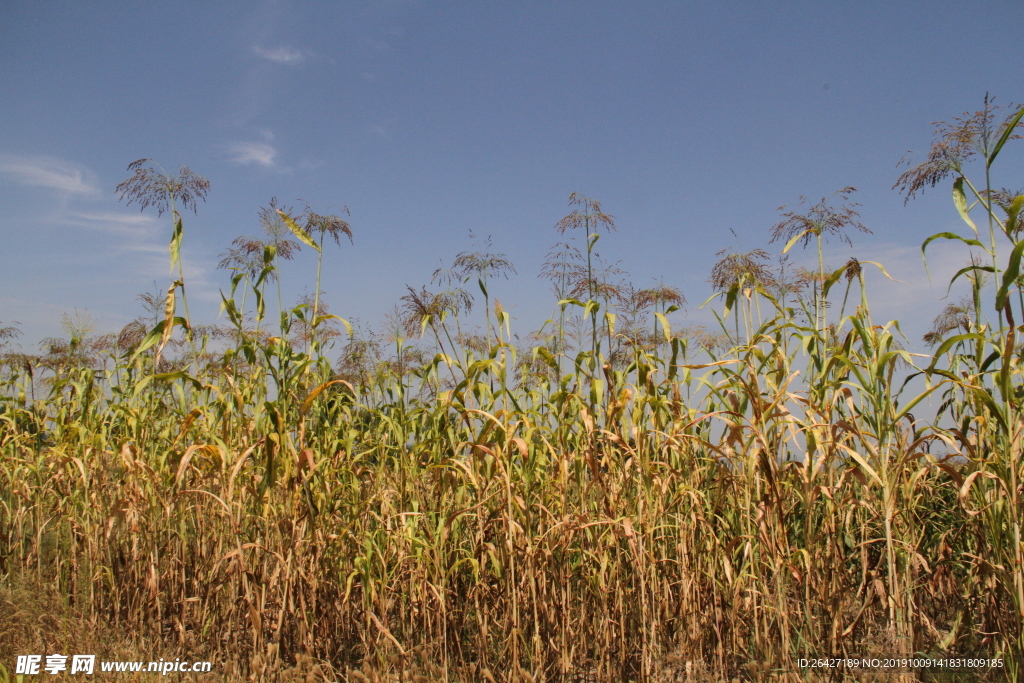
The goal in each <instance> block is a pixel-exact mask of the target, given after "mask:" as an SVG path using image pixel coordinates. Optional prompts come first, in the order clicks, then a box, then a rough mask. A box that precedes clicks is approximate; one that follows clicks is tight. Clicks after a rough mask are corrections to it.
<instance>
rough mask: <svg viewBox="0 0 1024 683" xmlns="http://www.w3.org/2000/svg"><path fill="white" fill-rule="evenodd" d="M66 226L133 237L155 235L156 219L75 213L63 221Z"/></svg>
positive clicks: (138, 216)
mask: <svg viewBox="0 0 1024 683" xmlns="http://www.w3.org/2000/svg"><path fill="white" fill-rule="evenodd" d="M61 222H62V223H64V224H65V225H77V226H82V227H85V228H91V229H94V230H101V231H103V232H109V233H113V234H117V235H127V236H131V237H150V236H152V235H153V232H154V228H155V223H156V219H155V218H153V217H152V216H146V215H144V214H134V215H133V214H121V213H115V212H112V211H111V212H97V213H73V214H71V215H69V216H68V217H67V218H66V219H64V220H62V221H61Z"/></svg>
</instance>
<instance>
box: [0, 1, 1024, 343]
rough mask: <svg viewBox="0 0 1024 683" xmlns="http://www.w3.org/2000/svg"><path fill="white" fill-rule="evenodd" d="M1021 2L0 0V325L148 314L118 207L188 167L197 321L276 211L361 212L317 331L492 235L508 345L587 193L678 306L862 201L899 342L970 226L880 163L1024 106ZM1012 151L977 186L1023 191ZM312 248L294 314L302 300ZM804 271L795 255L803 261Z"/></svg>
mask: <svg viewBox="0 0 1024 683" xmlns="http://www.w3.org/2000/svg"><path fill="white" fill-rule="evenodd" d="M1022 20H1024V5H1022V4H1021V3H1019V2H986V3H974V4H970V5H964V4H962V3H952V2H902V3H891V2H858V3H822V2H772V3H768V2H763V3H751V2H714V3H686V2H646V3H626V2H586V3H583V2H575V3H560V2H516V3H485V2H463V3H450V2H415V1H399V0H395V1H376V2H340V1H327V0H321V1H318V2H270V1H247V2H218V3H206V2H203V3H200V2H176V3H129V4H127V5H123V4H115V3H112V2H98V1H94V2H78V3H65V2H53V1H46V0H38V1H31V2H30V1H26V0H7V1H6V2H5V3H3V8H2V9H0V122H2V125H0V235H2V245H3V246H2V248H0V321H3V324H8V323H9V322H10V321H19V322H20V323H21V327H22V329H23V331H24V333H25V334H24V337H23V338H22V339H21V344H22V347H23V348H25V349H26V350H28V349H30V348H31V347H32V345H33V344H34V342H35V341H36V340H38V339H40V338H41V337H44V336H47V335H57V334H60V324H59V323H60V316H61V313H62V312H71V311H73V310H74V309H76V308H77V309H78V310H79V311H86V310H87V311H88V313H89V314H90V315H91V316H92V317H93V318H95V320H96V321H97V323H98V330H97V331H116V330H118V329H120V327H121V326H123V325H124V324H125V323H127V322H128V321H130V320H131V319H132V318H134V317H135V316H136V315H138V314H140V313H141V312H142V309H141V307H140V305H139V303H138V302H137V301H136V300H135V297H136V296H137V295H138V294H139V293H140V292H143V291H152V290H154V288H155V286H154V282H155V283H156V286H159V287H162V288H166V285H167V282H168V260H167V240H168V238H169V233H170V224H169V219H168V216H167V215H166V214H165V215H164V216H163V217H157V216H156V214H155V212H153V211H152V210H151V209H150V210H148V211H147V212H143V213H140V212H139V211H138V209H137V207H136V206H126V205H124V204H123V203H119V202H118V200H117V196H116V194H115V193H114V187H115V186H116V185H117V184H118V183H119V182H120V181H122V180H124V179H125V178H126V177H127V176H128V173H127V171H126V170H125V168H126V166H127V164H128V163H130V162H131V161H133V160H135V159H138V158H140V157H151V158H153V159H154V160H156V161H157V162H158V163H159V164H161V165H162V166H164V167H165V168H168V169H173V168H176V167H178V166H180V165H187V166H189V167H190V168H191V169H192V170H193V171H196V172H198V173H201V174H203V175H204V176H206V177H207V178H208V179H209V181H210V183H211V191H210V194H209V198H208V201H207V202H206V203H203V204H200V206H199V211H198V214H197V215H192V214H191V213H187V214H185V216H184V221H185V249H184V261H185V264H186V280H187V284H188V288H189V296H190V299H191V302H192V303H191V306H192V315H193V317H194V318H196V319H198V320H202V321H213V320H214V319H215V318H216V315H217V310H218V304H219V294H218V289H219V288H222V287H223V288H225V289H226V288H227V280H228V276H227V274H226V273H225V271H222V270H217V269H216V264H217V261H218V255H219V254H220V253H221V252H223V251H224V250H225V249H227V247H228V246H229V244H230V242H231V240H232V239H233V238H235V237H236V236H238V235H242V234H253V235H256V234H258V230H259V227H258V223H257V211H258V210H259V208H260V207H261V206H263V205H265V204H266V203H267V202H268V200H269V199H270V198H271V197H272V196H276V197H278V198H279V200H280V201H281V203H283V204H286V205H296V206H301V205H302V203H303V202H308V203H309V204H310V205H312V207H313V208H314V209H316V210H317V211H319V212H321V213H336V212H338V211H339V210H341V209H342V207H343V206H346V205H347V206H348V207H349V208H350V210H351V220H350V222H351V225H352V229H353V232H354V241H355V243H354V245H349V244H344V245H343V246H342V247H341V248H334V247H331V248H330V250H329V251H328V253H327V255H326V258H325V264H324V278H323V290H324V291H325V292H326V297H327V301H328V302H329V303H330V304H331V310H332V312H335V313H337V314H339V315H342V316H344V317H346V318H348V319H350V320H358V321H361V322H362V323H364V324H366V325H370V326H372V325H375V324H377V323H378V322H380V321H381V320H382V318H383V316H384V314H385V313H386V312H387V311H388V310H389V309H390V308H391V307H392V306H393V305H394V304H395V303H396V302H397V301H398V299H399V298H400V297H401V296H402V295H403V294H404V293H405V287H406V285H411V286H414V287H416V286H419V285H422V284H426V283H428V282H429V280H430V277H431V274H432V273H433V272H434V270H435V269H436V268H437V267H438V266H439V265H441V264H442V262H450V261H451V259H452V258H453V257H454V256H455V254H456V253H458V252H460V251H463V250H466V249H469V248H471V247H472V243H471V242H470V240H469V236H468V235H469V231H471V230H472V231H474V232H475V233H476V234H477V235H480V236H486V235H491V236H492V237H493V247H494V250H495V251H498V252H503V253H505V254H507V255H508V257H509V258H510V259H511V260H512V261H513V262H514V263H515V265H516V268H517V270H518V273H519V274H518V276H513V277H512V279H510V280H509V281H508V282H499V283H496V284H495V285H494V287H493V291H494V295H495V296H497V297H498V298H499V299H501V300H502V302H503V304H504V305H505V306H506V307H507V308H508V309H510V310H511V312H512V315H513V316H514V318H515V327H516V329H517V330H518V331H520V332H527V331H529V330H532V329H535V328H537V327H539V325H540V324H541V323H542V322H543V321H544V319H545V318H546V317H548V316H549V315H550V313H551V310H552V308H553V305H554V299H553V296H552V295H551V293H550V291H549V287H548V284H547V283H546V282H545V281H542V280H539V279H537V273H538V272H539V270H540V267H541V264H542V262H543V260H544V255H545V254H546V253H547V251H548V249H549V248H550V247H551V245H552V244H554V243H555V242H556V241H558V235H557V233H556V232H555V230H554V225H555V223H556V222H557V221H558V220H559V218H561V217H562V216H563V215H565V214H566V213H568V211H569V210H570V207H568V206H567V204H566V199H567V197H568V195H569V194H570V193H571V192H574V191H579V192H582V193H584V194H586V195H589V196H591V197H594V198H597V199H599V200H600V201H601V202H602V203H603V205H604V208H605V210H606V211H607V212H608V213H611V214H613V215H614V216H615V217H616V219H617V223H618V228H619V231H618V232H617V233H615V234H614V235H611V236H609V237H607V238H605V239H602V242H601V248H600V251H601V252H602V254H603V255H604V256H605V257H606V258H609V259H611V260H618V259H621V264H620V266H621V267H622V268H624V269H625V270H627V271H628V272H629V273H630V275H631V278H632V281H633V282H634V283H635V284H637V285H641V286H643V285H650V284H653V283H654V282H655V281H656V280H658V279H664V281H665V282H666V283H668V284H672V285H675V286H678V287H680V288H681V289H682V290H683V292H684V293H685V294H686V296H687V297H688V299H689V300H690V302H691V304H690V306H689V307H688V310H687V311H686V313H685V315H683V314H677V321H678V323H679V324H683V323H684V322H688V321H700V320H707V319H708V317H709V316H708V314H707V312H706V311H699V310H696V309H697V306H698V305H699V304H700V303H701V302H703V301H704V300H705V299H706V298H707V297H708V296H709V295H710V294H711V291H710V287H709V286H708V285H707V283H706V280H707V277H708V273H709V271H710V269H711V267H712V265H713V264H714V262H715V260H716V257H715V254H716V252H718V251H720V250H722V249H735V250H749V249H752V248H756V247H765V248H769V249H770V250H772V251H773V252H778V251H779V250H780V249H781V247H780V245H777V244H776V245H771V246H770V247H769V245H768V244H767V242H768V230H769V228H770V227H771V225H772V224H774V223H775V222H776V221H777V220H778V216H779V214H778V211H777V207H779V206H780V205H782V204H789V205H791V206H792V205H794V204H796V203H797V201H798V200H799V198H800V196H802V195H806V196H808V197H810V198H812V199H818V198H820V197H822V196H824V195H827V194H830V193H831V192H833V191H835V190H837V189H839V188H841V187H844V186H847V185H852V186H855V187H857V188H858V189H859V192H858V193H857V194H856V200H857V201H859V202H860V203H861V204H862V206H861V208H860V210H861V215H862V220H863V222H864V223H865V224H866V225H867V226H868V227H869V228H871V229H872V230H873V231H874V234H873V235H871V236H855V246H854V248H853V249H852V250H850V249H847V248H846V247H845V246H843V245H839V244H830V245H829V246H828V249H827V260H828V261H829V262H830V263H832V264H834V265H835V266H836V267H838V266H839V265H841V264H842V263H843V262H844V261H845V260H846V258H847V257H848V256H849V255H851V254H853V255H856V256H858V257H859V258H861V259H862V260H867V259H870V260H878V261H881V262H883V263H885V265H886V266H887V268H888V269H889V271H890V272H891V273H892V275H893V276H894V277H895V278H897V279H899V280H901V281H902V282H888V281H886V280H884V279H882V278H880V277H877V276H875V275H872V276H871V277H870V279H869V281H870V283H871V286H872V293H871V296H872V299H873V301H874V302H875V303H876V308H875V309H874V312H875V317H876V320H877V319H879V318H882V317H885V318H893V317H898V318H900V319H901V320H902V321H903V329H904V331H905V332H907V334H908V336H910V337H911V341H912V342H913V343H914V344H917V339H919V337H920V334H921V332H923V331H924V330H925V329H926V328H927V326H928V324H929V322H930V320H931V318H932V317H933V316H934V315H935V314H936V313H937V312H938V311H939V310H940V309H941V307H942V305H943V302H942V301H941V298H942V297H943V296H944V294H945V290H946V279H947V277H948V274H949V273H951V272H952V271H954V270H955V269H956V268H958V267H959V266H960V265H961V264H962V262H963V261H965V260H966V258H967V255H966V254H965V253H964V252H963V251H962V250H960V249H958V248H956V247H953V246H940V247H939V248H937V249H936V250H935V261H934V266H933V269H932V274H933V282H932V283H931V284H929V283H928V281H927V279H926V276H925V274H924V270H923V267H922V266H921V261H920V257H919V247H920V244H921V242H922V240H923V239H924V238H925V237H926V236H928V235H929V234H932V233H934V232H937V231H940V230H957V231H960V230H961V228H960V224H959V219H958V218H957V216H956V213H955V211H954V210H953V208H952V203H951V201H950V199H949V191H948V188H947V187H945V186H943V187H941V188H936V189H935V190H934V191H927V192H925V194H924V195H923V196H922V197H920V198H918V199H917V200H915V201H912V202H911V203H910V204H909V205H907V206H904V205H903V200H902V198H901V197H900V196H899V195H898V194H897V193H896V192H895V191H894V190H892V189H891V187H892V185H893V183H894V181H895V180H896V177H897V176H898V174H899V169H897V168H896V164H897V162H898V161H899V160H900V158H901V157H903V156H904V155H905V154H906V153H907V152H908V151H910V150H915V151H916V152H917V155H918V156H917V158H919V159H920V158H921V157H922V156H923V154H924V153H925V152H926V151H927V148H928V144H929V142H930V139H931V131H932V126H931V125H930V122H933V121H936V120H940V119H949V118H951V117H953V116H957V115H959V114H961V113H962V112H964V111H966V110H971V111H973V110H976V109H978V108H980V106H981V102H982V98H983V96H984V94H985V93H986V92H991V93H992V94H993V95H995V96H996V97H997V101H998V102H1002V103H1009V102H1011V101H1016V102H1019V101H1021V100H1024V95H1022V93H1021V83H1022V78H1021V77H1022V75H1024V74H1022V68H1021V67H1022V61H1021V57H1020V54H1021V53H1020V40H1019V35H1020V34H1019V27H1020V26H1021V25H1022ZM1022 149H1024V145H1021V144H1018V145H1017V146H1016V147H1015V148H1012V150H1011V148H1007V151H1006V152H1005V153H1004V154H1003V159H1002V161H1001V164H1002V170H1001V172H1000V174H997V178H996V184H997V185H998V184H1003V185H1008V186H1011V187H1017V186H1019V185H1020V181H1019V180H1017V178H1019V177H1020V171H1021V170H1022V164H1021V159H1022V158H1024V157H1022V154H1021V150H1022ZM314 256H315V255H314V254H313V253H312V252H310V251H309V250H306V251H304V252H303V253H302V254H300V256H299V257H298V259H297V260H296V261H294V262H292V263H288V264H286V266H285V268H284V270H283V285H284V289H285V297H286V299H289V300H295V299H297V298H298V296H300V295H301V294H302V292H303V291H304V290H306V291H310V290H312V288H313V283H314V277H315V268H316V261H315V259H314ZM794 256H795V259H796V260H797V261H798V262H808V263H810V262H811V261H812V260H813V259H812V255H811V254H804V253H802V252H799V251H798V253H796V254H795V255H794Z"/></svg>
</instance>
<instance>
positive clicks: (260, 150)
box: [227, 142, 277, 168]
mask: <svg viewBox="0 0 1024 683" xmlns="http://www.w3.org/2000/svg"><path fill="white" fill-rule="evenodd" d="M227 148H228V154H229V155H230V156H229V159H230V161H233V162H234V163H236V164H243V165H245V164H257V165H259V166H262V167H264V168H274V167H275V166H276V165H277V162H276V159H277V149H275V148H274V146H273V145H271V144H270V143H267V142H232V143H231V144H229V145H228V146H227Z"/></svg>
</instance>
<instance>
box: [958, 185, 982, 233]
mask: <svg viewBox="0 0 1024 683" xmlns="http://www.w3.org/2000/svg"><path fill="white" fill-rule="evenodd" d="M953 204H954V205H955V206H956V210H957V212H958V213H959V214H960V218H963V219H964V223H967V225H969V226H970V228H971V230H973V231H974V234H975V235H977V234H978V226H976V225H975V224H974V221H972V220H971V216H970V209H969V208H968V207H967V196H966V195H965V194H964V177H963V176H960V177H959V178H957V179H956V181H954V183H953Z"/></svg>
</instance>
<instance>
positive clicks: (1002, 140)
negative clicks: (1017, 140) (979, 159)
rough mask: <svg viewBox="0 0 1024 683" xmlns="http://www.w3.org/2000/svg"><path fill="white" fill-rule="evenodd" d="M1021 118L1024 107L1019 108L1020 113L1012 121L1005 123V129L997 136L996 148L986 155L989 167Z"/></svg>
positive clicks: (1023, 113)
mask: <svg viewBox="0 0 1024 683" xmlns="http://www.w3.org/2000/svg"><path fill="white" fill-rule="evenodd" d="M1022 116H1024V107H1021V108H1020V111H1018V112H1017V113H1016V114H1015V115H1014V117H1013V118H1012V119H1010V120H1009V121H1007V122H1006V128H1005V129H1004V130H1003V134H1002V135H1001V136H999V141H998V142H997V143H996V146H995V147H993V148H992V152H991V153H990V154H989V155H988V163H989V165H991V164H992V162H993V161H995V160H996V156H997V155H998V154H999V151H1000V150H1001V149H1002V148H1003V145H1005V144H1006V141H1007V140H1009V139H1010V136H1011V135H1013V131H1014V129H1015V128H1016V127H1017V124H1018V123H1020V119H1021V117H1022Z"/></svg>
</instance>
